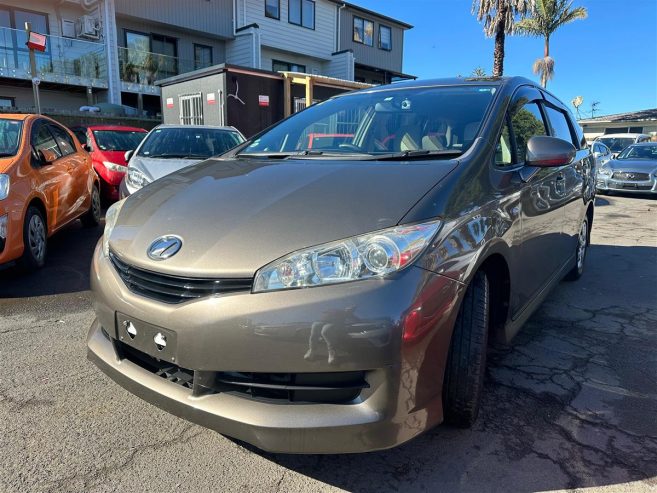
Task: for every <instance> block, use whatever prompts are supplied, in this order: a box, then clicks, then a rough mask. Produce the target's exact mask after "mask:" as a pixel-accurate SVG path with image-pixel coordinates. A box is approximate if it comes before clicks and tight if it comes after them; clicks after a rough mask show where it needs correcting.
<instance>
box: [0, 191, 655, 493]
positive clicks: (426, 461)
mask: <svg viewBox="0 0 657 493" xmlns="http://www.w3.org/2000/svg"><path fill="white" fill-rule="evenodd" d="M597 205H598V207H597V210H596V219H595V226H594V233H593V245H592V247H591V249H590V251H589V257H588V260H587V266H586V267H587V271H586V273H585V274H584V277H583V278H582V279H581V280H580V281H579V282H576V283H562V284H560V285H559V286H558V288H557V289H556V290H555V291H554V292H553V294H552V295H551V296H550V298H549V300H548V301H547V302H546V303H545V304H544V305H543V307H542V308H541V309H540V310H539V311H538V312H537V313H536V314H535V315H534V316H533V318H532V319H531V320H530V321H529V322H528V324H527V325H526V327H525V328H524V329H523V330H522V331H521V333H520V334H519V335H518V337H517V338H516V339H515V340H514V342H513V344H512V345H511V346H508V347H496V348H493V350H492V351H491V353H490V359H489V361H490V364H489V372H488V377H487V382H486V389H485V400H484V404H483V409H482V413H481V415H480V419H479V421H478V422H477V424H476V426H475V427H474V428H473V429H471V430H465V431H464V430H457V429H452V428H448V427H438V428H436V429H434V430H432V431H430V432H428V433H426V434H424V435H423V436H421V437H419V438H418V439H416V440H414V441H412V442H410V443H408V444H406V445H404V446H402V447H399V448H396V449H393V450H390V451H386V452H379V453H372V454H363V455H351V456H284V455H272V454H266V453H262V452H258V451H256V450H253V449H252V448H251V447H247V446H244V445H243V444H239V443H236V442H234V441H231V440H229V439H227V438H225V437H223V436H221V435H219V434H217V433H214V432H212V431H209V430H206V429H204V428H201V427H199V426H195V425H192V424H190V423H188V422H186V421H183V420H181V419H178V418H176V417H173V416H171V415H169V414H167V413H164V412H162V411H159V410H158V409H156V408H155V407H152V406H150V405H148V404H146V403H144V402H143V401H141V400H140V399H139V398H137V397H135V396H133V395H131V394H129V393H127V392H126V391H124V390H122V389H121V388H120V387H118V386H117V385H116V384H114V383H113V382H111V381H110V380H109V379H108V378H107V377H105V376H104V375H102V374H101V373H100V372H99V371H98V370H96V368H95V367H94V366H93V365H91V364H90V363H89V362H88V361H87V360H86V354H85V335H86V332H87V329H88V327H89V325H90V323H91V321H92V319H93V314H92V312H91V310H90V308H89V307H90V301H89V292H88V266H89V259H90V256H91V251H92V247H93V244H94V243H95V241H96V239H97V238H98V236H99V235H100V231H99V230H93V231H89V230H82V229H80V228H79V227H71V228H69V229H68V230H67V231H64V232H62V233H60V234H59V235H57V237H55V238H54V239H53V241H52V242H51V249H50V255H51V256H50V259H49V262H48V266H47V267H46V268H45V269H44V270H42V271H40V272H38V273H36V274H33V275H30V276H26V277H18V278H17V277H16V276H15V273H13V272H12V271H6V272H3V273H0V471H1V473H0V491H2V492H7V493H9V492H27V491H30V492H31V491H48V492H55V491H93V492H101V491H121V492H125V491H141V492H146V491H153V492H165V491H190V492H205V491H208V492H209V491H217V492H219V491H221V492H224V491H258V492H262V491H272V492H273V491H313V492H315V491H334V490H338V489H342V490H347V491H376V492H384V491H446V492H459V491H471V492H486V491H514V492H529V491H547V490H562V489H580V488H581V489H584V488H591V491H604V492H611V491H632V492H640V491H653V492H654V491H657V350H656V349H657V282H656V281H655V279H657V200H652V199H641V198H629V197H617V196H612V197H600V198H599V199H598V204H597ZM587 491H588V490H587Z"/></svg>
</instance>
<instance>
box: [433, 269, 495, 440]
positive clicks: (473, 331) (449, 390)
mask: <svg viewBox="0 0 657 493" xmlns="http://www.w3.org/2000/svg"><path fill="white" fill-rule="evenodd" d="M489 304H490V292H489V286H488V278H487V277H486V274H485V273H484V272H481V271H480V272H477V273H476V274H475V276H474V278H473V279H472V282H471V283H470V286H469V287H468V290H467V291H466V293H465V297H464V298H463V302H462V303H461V308H460V309H459V314H458V317H457V319H456V323H455V325H454V332H453V334H452V342H451V346H450V350H449V356H448V358H447V366H446V368H445V380H444V384H443V410H444V414H445V421H446V422H448V423H450V424H453V425H456V426H459V427H463V428H467V427H470V426H472V424H473V423H474V422H475V421H476V419H477V415H478V414H479V406H480V404H481V391H482V388H483V384H484V374H485V371H486V348H487V346H488V319H489V314H490V306H489Z"/></svg>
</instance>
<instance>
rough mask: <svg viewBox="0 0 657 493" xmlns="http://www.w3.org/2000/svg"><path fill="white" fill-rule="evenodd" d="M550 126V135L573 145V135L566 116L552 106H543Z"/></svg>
mask: <svg viewBox="0 0 657 493" xmlns="http://www.w3.org/2000/svg"><path fill="white" fill-rule="evenodd" d="M543 107H544V108H545V113H546V114H547V118H548V121H549V124H550V135H551V136H552V137H557V138H559V139H562V140H565V141H566V142H570V143H571V144H573V134H572V133H571V132H570V126H569V125H568V121H567V120H566V115H564V114H563V113H562V112H561V111H559V110H557V109H556V108H553V107H552V106H547V105H545V106H543Z"/></svg>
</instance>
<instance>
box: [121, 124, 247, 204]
mask: <svg viewBox="0 0 657 493" xmlns="http://www.w3.org/2000/svg"><path fill="white" fill-rule="evenodd" d="M244 140H245V139H244V136H243V135H242V134H241V133H240V132H239V130H237V129H236V128H235V127H213V126H209V125H159V126H157V127H155V128H154V129H153V130H151V131H150V132H149V133H148V135H147V136H146V137H145V138H144V140H143V141H142V143H141V144H140V145H139V147H138V148H137V150H136V151H134V152H132V151H128V152H126V154H125V159H126V161H127V162H128V172H127V175H126V177H125V178H124V179H123V180H122V182H121V185H120V195H121V197H122V198H125V197H127V196H128V195H131V194H133V193H135V192H136V191H137V190H139V189H140V188H142V187H143V186H144V185H147V184H149V183H151V182H152V181H154V180H157V179H158V178H161V177H162V176H165V175H168V174H169V173H172V172H173V171H176V170H179V169H181V168H185V167H187V166H191V165H193V164H196V163H199V162H201V161H204V160H205V159H208V158H209V157H211V156H216V155H219V154H223V153H224V152H226V151H228V150H230V149H231V148H233V147H235V146H237V145H239V144H241V143H242V142H244Z"/></svg>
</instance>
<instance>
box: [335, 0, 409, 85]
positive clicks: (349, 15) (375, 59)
mask: <svg viewBox="0 0 657 493" xmlns="http://www.w3.org/2000/svg"><path fill="white" fill-rule="evenodd" d="M354 16H356V17H360V18H361V19H366V20H369V21H372V22H374V43H373V45H374V46H367V45H364V44H361V43H356V42H354V41H353V34H354ZM381 25H384V26H387V27H389V28H390V29H391V30H392V50H391V51H387V50H382V49H380V48H379V27H380V26H381ZM348 49H351V50H353V51H354V57H355V58H356V63H357V64H362V65H368V66H370V67H376V68H381V69H385V70H391V71H394V72H401V71H402V59H403V53H404V30H403V29H402V28H401V27H399V26H397V25H395V24H393V23H391V22H389V21H386V20H385V19H380V18H378V17H376V16H373V15H369V14H365V13H362V12H360V11H357V10H351V9H349V8H345V9H342V10H341V11H340V50H348Z"/></svg>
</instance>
